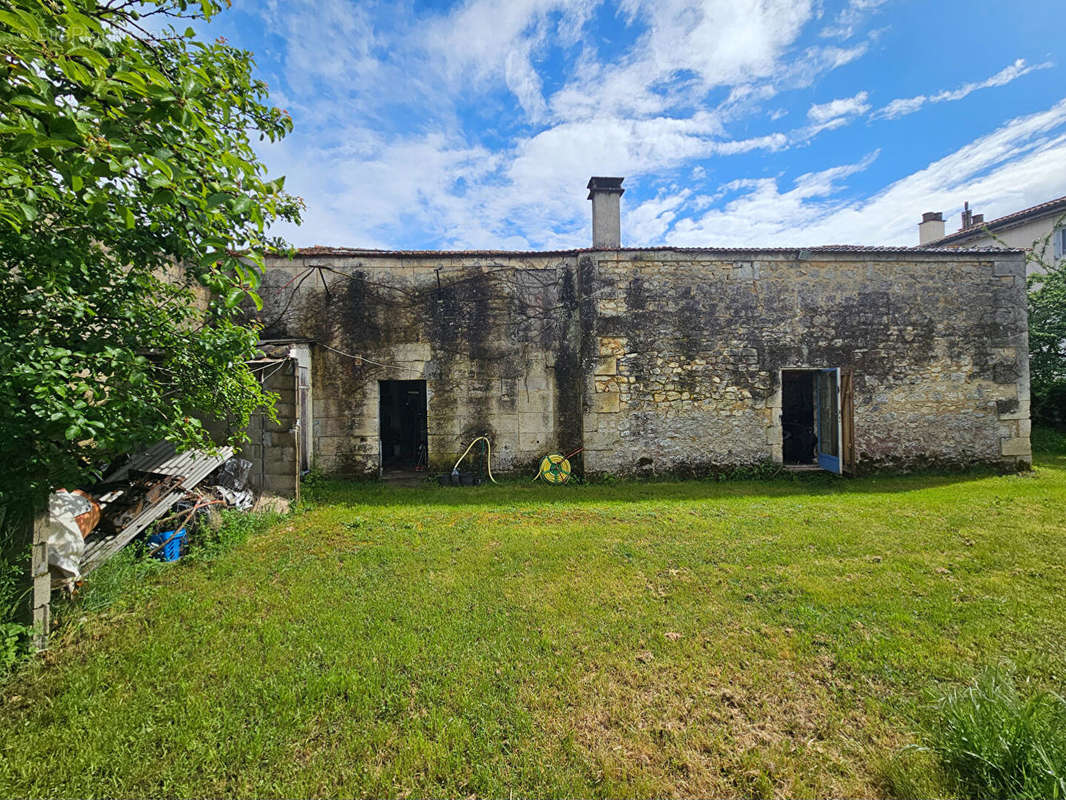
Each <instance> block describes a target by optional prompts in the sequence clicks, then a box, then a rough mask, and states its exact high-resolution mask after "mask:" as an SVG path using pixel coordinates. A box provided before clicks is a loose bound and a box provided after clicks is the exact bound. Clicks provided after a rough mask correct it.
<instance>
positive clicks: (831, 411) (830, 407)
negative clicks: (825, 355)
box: [814, 367, 843, 475]
mask: <svg viewBox="0 0 1066 800" xmlns="http://www.w3.org/2000/svg"><path fill="white" fill-rule="evenodd" d="M814 420H815V430H816V431H817V432H818V466H820V467H821V468H822V469H824V470H827V471H829V472H835V473H836V474H837V475H839V474H841V472H842V471H843V460H842V459H841V458H840V448H841V430H840V369H839V368H837V367H833V368H831V369H820V370H818V371H817V372H816V373H815V381H814ZM823 422H824V425H823Z"/></svg>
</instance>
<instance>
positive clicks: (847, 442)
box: [840, 369, 855, 474]
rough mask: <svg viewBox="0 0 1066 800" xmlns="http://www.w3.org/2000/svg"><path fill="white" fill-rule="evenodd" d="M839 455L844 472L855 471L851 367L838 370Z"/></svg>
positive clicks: (853, 384)
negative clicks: (842, 461)
mask: <svg viewBox="0 0 1066 800" xmlns="http://www.w3.org/2000/svg"><path fill="white" fill-rule="evenodd" d="M840 455H841V457H842V458H843V460H844V463H843V464H842V466H843V468H844V472H847V473H849V474H853V473H854V472H855V381H854V373H853V372H852V371H851V369H842V370H841V371H840Z"/></svg>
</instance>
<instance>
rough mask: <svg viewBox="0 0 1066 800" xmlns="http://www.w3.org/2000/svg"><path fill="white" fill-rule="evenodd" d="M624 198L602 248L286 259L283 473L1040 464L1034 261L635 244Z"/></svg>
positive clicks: (609, 208) (279, 261) (271, 328)
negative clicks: (1032, 380)
mask: <svg viewBox="0 0 1066 800" xmlns="http://www.w3.org/2000/svg"><path fill="white" fill-rule="evenodd" d="M621 183H622V180H621V179H620V178H614V179H602V178H594V179H593V180H592V181H590V182H589V189H590V199H592V201H593V230H594V231H595V244H596V245H597V246H596V247H594V248H590V249H576V250H559V251H549V252H501V251H462V252H427V251H379V250H360V249H348V248H336V247H309V248H305V249H303V250H300V251H298V252H297V254H296V256H295V257H294V258H291V259H290V258H285V257H281V256H273V257H270V258H268V259H267V264H266V272H265V275H264V281H263V285H262V288H261V289H260V293H261V295H262V297H263V300H264V302H265V306H264V309H263V311H262V312H261V314H260V319H261V320H262V322H263V324H264V330H263V336H264V340H270V341H271V342H272V343H273V344H274V346H280V347H281V350H275V351H274V353H275V355H278V354H280V355H281V356H284V352H281V351H284V350H285V348H287V347H290V346H291V345H290V343H293V342H296V343H297V344H298V347H297V348H296V349H297V351H298V352H295V351H294V352H293V357H292V359H291V362H290V363H289V364H288V366H287V367H286V368H285V370H283V371H285V374H286V375H287V377H286V381H287V383H286V386H289V387H291V396H290V395H286V396H284V397H283V398H282V404H281V406H280V408H281V409H282V411H281V414H280V415H281V424H280V425H271V426H269V427H270V429H271V430H273V431H275V432H276V434H277V436H279V437H281V438H279V439H277V440H276V441H275V442H272V443H267V444H268V445H269V446H270V447H271V448H273V451H276V452H279V453H280V451H281V450H285V451H286V455H284V456H282V455H278V456H277V457H276V458H277V460H278V461H279V467H278V469H279V471H280V472H282V473H285V474H292V469H293V459H295V458H302V459H305V463H307V462H308V461H311V462H313V463H314V464H315V465H316V466H317V467H318V468H320V469H322V470H323V471H325V472H329V473H338V474H349V475H378V474H379V473H380V471H381V470H382V469H389V468H401V469H403V468H406V469H411V468H414V467H416V466H419V465H427V464H428V468H429V469H430V470H432V471H436V472H444V471H448V470H450V469H451V468H452V465H453V463H454V462H455V460H456V459H457V458H458V456H459V455H460V454H461V453H462V452H463V450H464V448H465V447H466V445H467V443H468V442H470V441H471V440H472V439H474V438H475V437H476V436H479V435H481V434H486V435H488V437H489V438H490V439H491V440H492V443H493V459H494V460H493V465H492V466H493V470H494V471H498V472H501V473H502V472H506V471H512V470H520V471H522V472H525V471H528V473H529V474H530V475H533V474H535V465H536V464H537V462H538V461H539V459H540V458H541V457H542V456H544V455H545V454H547V453H552V452H559V453H563V454H566V453H570V452H571V451H574V450H577V449H579V448H583V451H582V452H581V453H580V454H579V455H578V456H576V457H575V462H576V464H575V466H576V468H577V469H579V470H580V469H583V470H584V471H585V472H586V473H588V474H604V473H613V474H620V475H634V474H652V473H673V474H689V475H696V474H703V473H708V472H711V471H715V470H721V469H728V468H733V467H741V466H750V465H755V464H759V463H762V462H777V463H782V462H783V463H786V464H797V465H812V466H813V465H816V464H817V465H821V466H822V467H824V468H826V469H830V470H832V471H870V470H876V469H879V468H913V467H926V466H959V465H968V464H975V463H986V464H994V465H999V466H1002V467H1005V468H1010V469H1013V468H1017V467H1022V466H1025V465H1027V464H1028V463H1029V461H1030V448H1029V382H1028V354H1027V322H1026V303H1025V263H1024V254H1023V253H1022V252H1020V251H1014V250H1001V249H999V250H982V249H957V250H954V249H945V248H935V249H933V248H925V249H914V248H901V247H885V248H881V247H852V246H837V245H833V246H826V247H812V248H711V247H708V248H677V247H652V248H641V247H622V246H621V242H620V225H619V198H620V196H621V194H622V188H621ZM286 352H287V351H286ZM308 353H309V358H308ZM286 370H287V371H286ZM301 371H302V373H303V376H304V378H305V380H304V381H300V380H297V378H299V377H300V375H301ZM280 374H281V373H279V375H280ZM304 382H306V385H307V386H308V387H310V388H309V389H307V390H306V391H304V392H303V393H302V394H300V396H297V394H296V392H297V387H298V386H299V384H300V383H304ZM301 409H303V410H302V411H301ZM312 415H313V423H312V422H310V418H311V416H312ZM286 431H289V432H292V431H296V432H300V431H302V433H299V434H298V436H302V437H304V438H303V440H302V442H303V444H302V445H301V442H300V440H299V439H298V437H296V440H288V439H285V440H284V441H282V440H283V439H284V438H285V432H286ZM308 437H309V438H308ZM304 446H306V447H307V448H309V449H308V450H307V451H304V449H303V448H304ZM267 457H269V456H267ZM286 459H288V461H287V462H286V463H285V464H281V463H280V462H285V460H286ZM286 464H287V466H286ZM296 468H297V469H298V466H297V467H296ZM268 488H269V487H268Z"/></svg>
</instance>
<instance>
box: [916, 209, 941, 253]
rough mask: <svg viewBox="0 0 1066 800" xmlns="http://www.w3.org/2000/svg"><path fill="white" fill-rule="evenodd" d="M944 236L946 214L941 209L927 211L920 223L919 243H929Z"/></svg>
mask: <svg viewBox="0 0 1066 800" xmlns="http://www.w3.org/2000/svg"><path fill="white" fill-rule="evenodd" d="M943 238H944V214H943V212H940V211H926V212H925V213H924V214H922V221H921V222H919V223H918V244H919V245H923V244H929V242H935V241H936V240H937V239H943Z"/></svg>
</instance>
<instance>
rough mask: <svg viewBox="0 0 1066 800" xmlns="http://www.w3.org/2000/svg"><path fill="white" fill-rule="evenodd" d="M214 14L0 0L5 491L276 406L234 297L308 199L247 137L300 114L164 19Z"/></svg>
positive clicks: (177, 5)
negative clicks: (254, 363)
mask: <svg viewBox="0 0 1066 800" xmlns="http://www.w3.org/2000/svg"><path fill="white" fill-rule="evenodd" d="M220 10H221V8H220V5H219V4H218V3H216V2H214V0H201V1H200V2H196V3H190V2H189V0H110V2H107V3H99V2H94V0H0V60H2V63H0V262H2V263H3V265H4V268H5V277H4V280H3V285H2V287H0V463H3V482H2V483H0V505H3V504H4V501H5V500H6V502H7V503H8V504H9V505H10V504H11V501H13V500H14V499H15V498H18V497H23V498H25V497H27V496H29V495H32V496H36V497H38V498H39V497H40V495H41V494H42V493H43V492H45V491H47V490H48V489H49V488H51V487H54V486H60V485H63V484H67V483H76V482H78V481H80V480H84V479H85V476H86V475H87V474H89V473H91V472H92V470H93V469H95V468H98V467H99V466H100V465H102V464H105V463H106V462H107V461H108V460H110V459H111V458H112V457H113V456H114V455H116V454H119V453H123V452H127V451H128V450H129V449H131V448H133V447H136V446H137V445H139V444H144V443H148V442H152V441H155V440H158V439H160V438H166V439H169V440H171V441H173V442H175V443H177V444H179V445H180V446H183V447H189V446H201V447H204V446H210V440H209V437H208V435H207V433H206V431H205V427H204V423H203V421H202V420H204V421H206V420H207V419H209V418H218V419H225V420H228V422H229V423H230V429H231V430H234V431H240V430H242V429H243V427H244V426H245V425H246V424H247V420H248V417H249V415H250V413H252V412H254V411H255V410H256V409H258V408H264V407H269V406H270V398H269V397H268V396H267V395H265V394H264V393H263V391H262V390H261V388H260V386H259V383H258V382H257V380H256V378H255V376H254V375H253V373H252V372H251V371H250V370H249V368H248V366H247V365H246V361H247V360H248V359H249V358H250V357H251V356H252V355H253V354H254V352H255V345H256V341H257V332H256V330H255V329H254V328H252V327H249V326H247V325H243V324H241V321H242V317H241V310H240V309H241V306H242V304H247V302H252V303H255V304H257V305H261V304H260V303H259V298H258V297H257V296H256V294H255V290H256V287H257V286H258V283H259V275H260V265H261V263H262V261H261V255H260V254H261V253H262V252H263V251H264V250H266V249H268V248H272V247H273V248H278V247H281V248H283V247H284V243H283V242H280V241H278V240H275V239H273V238H272V237H270V235H269V227H270V225H271V223H272V222H274V221H275V220H279V219H280V220H289V221H296V222H298V221H299V216H300V210H301V206H302V203H301V201H299V199H298V198H294V197H292V196H291V195H288V194H286V193H285V192H284V190H283V181H282V179H280V178H279V179H276V180H269V179H268V176H267V175H266V170H265V168H264V166H263V165H262V164H261V163H260V162H259V160H258V158H257V156H256V154H255V151H254V149H253V138H256V137H257V138H258V139H259V140H263V139H269V140H271V141H274V140H277V139H279V138H281V137H283V136H284V135H285V134H286V133H288V132H289V131H290V130H291V128H292V122H291V119H290V118H289V116H288V114H287V113H286V112H284V111H282V110H280V109H278V108H275V107H273V106H271V105H270V104H269V102H268V98H267V86H266V85H265V84H264V83H263V82H262V81H259V80H256V79H255V78H254V77H253V62H252V57H251V54H250V53H248V52H247V51H242V50H239V49H236V48H234V47H232V46H230V45H228V44H227V43H226V42H225V41H224V40H223V39H218V40H217V41H214V42H204V41H200V40H199V39H198V38H197V35H196V33H195V32H194V31H193V30H192V29H191V28H189V29H186V30H184V31H181V32H179V31H178V30H177V28H176V27H175V25H180V26H182V27H183V26H184V25H185V24H186V22H185V20H189V19H198V20H208V19H210V18H211V17H212V16H213V15H214V14H216V13H217V12H219V11H220ZM149 22H150V23H151V24H150V25H149V24H148V23H149ZM159 23H163V24H162V25H161V24H159ZM161 27H165V30H164V32H163V33H153V32H151V31H153V30H159V29H160V28H161Z"/></svg>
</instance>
